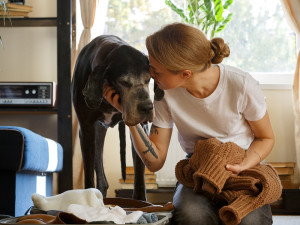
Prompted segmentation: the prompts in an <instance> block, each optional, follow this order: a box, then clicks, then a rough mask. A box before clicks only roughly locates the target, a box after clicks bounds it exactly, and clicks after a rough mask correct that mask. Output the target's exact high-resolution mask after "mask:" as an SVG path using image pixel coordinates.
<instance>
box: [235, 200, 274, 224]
mask: <svg viewBox="0 0 300 225" xmlns="http://www.w3.org/2000/svg"><path fill="white" fill-rule="evenodd" d="M272 223H273V220H272V211H271V207H270V205H269V204H267V205H263V206H262V207H260V208H258V209H256V210H254V211H252V212H251V213H249V214H248V215H247V216H245V217H244V218H243V219H242V221H241V223H240V225H257V224H263V225H271V224H272Z"/></svg>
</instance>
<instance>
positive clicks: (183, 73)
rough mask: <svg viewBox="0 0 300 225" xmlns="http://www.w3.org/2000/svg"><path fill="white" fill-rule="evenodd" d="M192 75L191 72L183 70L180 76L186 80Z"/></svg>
mask: <svg viewBox="0 0 300 225" xmlns="http://www.w3.org/2000/svg"><path fill="white" fill-rule="evenodd" d="M192 73H193V72H192V71H191V70H183V71H182V72H181V76H182V78H185V79H188V78H190V77H191V76H192Z"/></svg>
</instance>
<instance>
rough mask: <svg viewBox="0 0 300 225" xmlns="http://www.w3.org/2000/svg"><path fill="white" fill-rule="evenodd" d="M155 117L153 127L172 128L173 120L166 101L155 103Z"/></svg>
mask: <svg viewBox="0 0 300 225" xmlns="http://www.w3.org/2000/svg"><path fill="white" fill-rule="evenodd" d="M154 110H155V117H154V120H153V125H155V126H157V127H161V128H172V127H173V120H172V116H171V113H170V110H169V106H168V104H167V102H166V100H165V99H164V98H163V99H162V100H160V101H154Z"/></svg>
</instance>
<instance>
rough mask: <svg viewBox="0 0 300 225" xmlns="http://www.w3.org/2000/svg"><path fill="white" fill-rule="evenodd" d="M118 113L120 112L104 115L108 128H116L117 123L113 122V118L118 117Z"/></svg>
mask: <svg viewBox="0 0 300 225" xmlns="http://www.w3.org/2000/svg"><path fill="white" fill-rule="evenodd" d="M118 113H119V112H111V113H103V115H104V123H105V124H106V125H107V126H114V124H115V121H114V120H113V117H114V115H116V114H118ZM112 123H113V124H112Z"/></svg>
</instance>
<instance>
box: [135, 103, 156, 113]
mask: <svg viewBox="0 0 300 225" xmlns="http://www.w3.org/2000/svg"><path fill="white" fill-rule="evenodd" d="M138 109H139V111H141V112H144V113H149V112H151V111H152V110H153V104H152V103H151V102H146V103H142V104H139V106H138Z"/></svg>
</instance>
